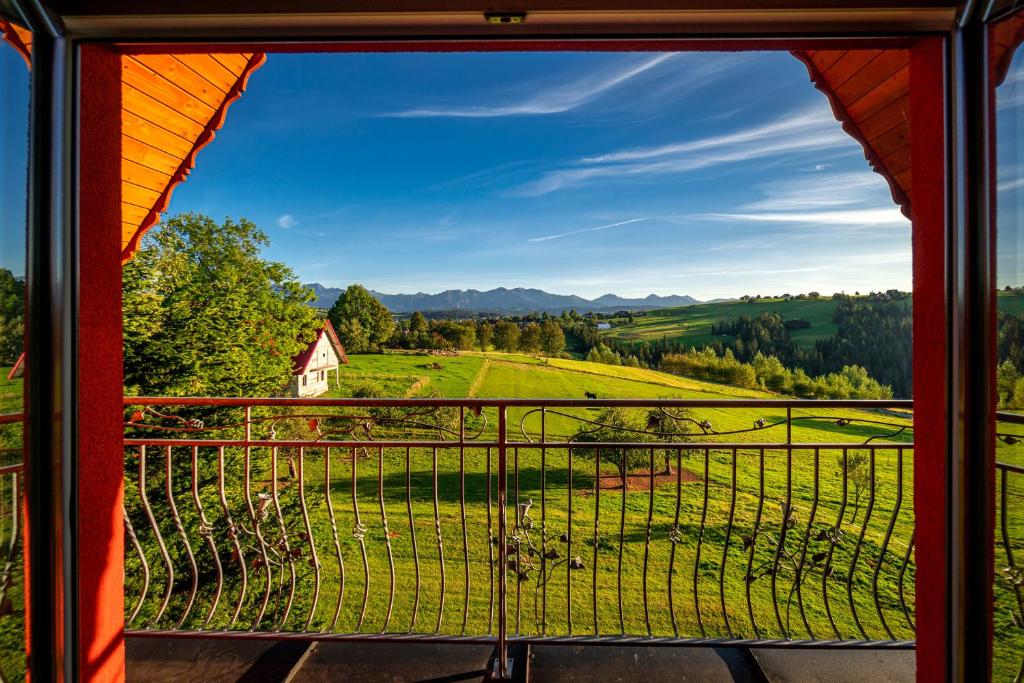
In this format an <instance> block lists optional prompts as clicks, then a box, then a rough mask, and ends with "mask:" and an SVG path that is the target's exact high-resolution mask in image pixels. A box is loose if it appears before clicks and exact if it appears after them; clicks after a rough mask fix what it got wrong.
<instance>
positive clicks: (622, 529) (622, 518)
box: [615, 450, 626, 635]
mask: <svg viewBox="0 0 1024 683" xmlns="http://www.w3.org/2000/svg"><path fill="white" fill-rule="evenodd" d="M625 461H626V452H625V451H624V450H620V452H619V463H620V465H619V478H620V479H621V480H622V496H621V499H622V505H621V506H620V507H619V565H618V569H617V570H616V573H617V576H616V582H615V585H616V589H617V591H618V598H619V633H621V634H622V635H626V620H625V617H624V615H623V610H622V551H623V547H624V546H625V544H626V471H625V467H623V466H622V464H621V463H625Z"/></svg>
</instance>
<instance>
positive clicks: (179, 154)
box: [121, 52, 265, 262]
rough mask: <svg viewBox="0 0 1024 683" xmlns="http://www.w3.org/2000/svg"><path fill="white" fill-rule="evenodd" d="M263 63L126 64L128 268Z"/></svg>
mask: <svg viewBox="0 0 1024 683" xmlns="http://www.w3.org/2000/svg"><path fill="white" fill-rule="evenodd" d="M264 60H265V56H264V55H263V54H262V53H226V52H216V53H209V54H182V55H159V54H153V55H149V54H145V55H144V54H139V55H125V56H123V57H122V58H121V261H122V262H124V261H127V260H128V259H129V258H131V255H132V254H133V253H134V252H135V250H136V249H138V246H139V242H140V240H141V239H142V236H143V234H145V232H146V231H147V230H149V229H150V228H151V227H153V226H154V225H156V223H157V222H158V221H159V220H160V213H161V212H163V211H164V210H165V209H166V208H167V205H168V204H169V203H170V201H171V193H172V192H173V191H174V188H175V187H176V186H177V185H178V183H181V182H183V181H184V180H185V178H186V177H188V174H189V172H190V171H191V170H192V169H193V168H194V167H195V164H196V156H197V155H198V154H199V151H200V150H201V149H202V148H203V147H205V146H206V145H208V144H210V142H211V141H212V140H213V138H214V135H215V134H216V132H217V130H219V129H220V127H221V126H222V125H224V118H225V116H226V115H227V111H228V107H230V106H231V104H232V103H233V102H234V101H235V100H237V99H238V98H239V97H240V96H241V95H242V92H243V91H244V90H245V86H246V82H247V81H248V80H249V76H250V75H251V74H252V72H253V71H255V70H256V69H258V68H259V67H260V65H262V64H263V62H264Z"/></svg>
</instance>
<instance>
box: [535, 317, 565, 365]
mask: <svg viewBox="0 0 1024 683" xmlns="http://www.w3.org/2000/svg"><path fill="white" fill-rule="evenodd" d="M540 348H541V350H543V351H544V353H546V354H547V355H549V356H558V355H561V353H562V351H564V350H565V333H564V332H562V326H561V325H559V324H558V323H557V322H555V321H554V320H548V321H547V322H545V323H544V324H543V325H541V327H540Z"/></svg>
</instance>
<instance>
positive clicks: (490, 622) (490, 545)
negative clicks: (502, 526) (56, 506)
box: [487, 446, 494, 633]
mask: <svg viewBox="0 0 1024 683" xmlns="http://www.w3.org/2000/svg"><path fill="white" fill-rule="evenodd" d="M493 529H494V527H493V521H492V519H491V448H490V446H488V447H487V570H488V576H489V585H490V593H489V594H488V597H487V633H494V530H493Z"/></svg>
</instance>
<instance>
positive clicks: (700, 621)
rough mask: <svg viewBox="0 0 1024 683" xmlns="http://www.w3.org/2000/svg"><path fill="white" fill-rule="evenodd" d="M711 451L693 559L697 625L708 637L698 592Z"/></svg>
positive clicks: (706, 452) (706, 457)
mask: <svg viewBox="0 0 1024 683" xmlns="http://www.w3.org/2000/svg"><path fill="white" fill-rule="evenodd" d="M710 458H711V453H710V451H709V450H708V449H707V448H705V449H704V506H703V507H702V508H701V513H700V530H699V531H698V532H697V554H696V557H695V558H694V560H693V609H694V613H695V614H696V615H697V626H698V627H700V635H701V637H702V638H706V637H707V631H705V630H704V619H703V618H702V617H701V614H700V596H699V595H698V594H697V582H698V580H699V579H700V551H701V548H702V547H703V545H704V525H705V523H706V522H707V519H708V482H709V480H710V479H711V477H710V473H711V470H710Z"/></svg>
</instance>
